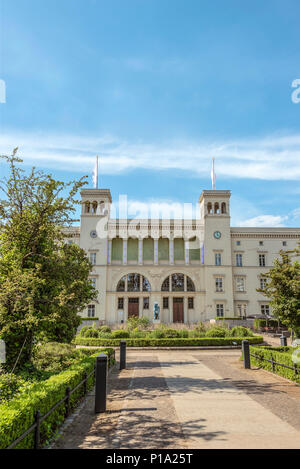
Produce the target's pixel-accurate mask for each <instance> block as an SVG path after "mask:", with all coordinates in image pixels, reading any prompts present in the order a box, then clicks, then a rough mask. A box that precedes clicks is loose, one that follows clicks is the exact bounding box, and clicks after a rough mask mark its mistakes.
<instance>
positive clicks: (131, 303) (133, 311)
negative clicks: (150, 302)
mask: <svg viewBox="0 0 300 469" xmlns="http://www.w3.org/2000/svg"><path fill="white" fill-rule="evenodd" d="M132 317H139V299H138V298H128V318H132Z"/></svg>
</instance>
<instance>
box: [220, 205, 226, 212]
mask: <svg viewBox="0 0 300 469" xmlns="http://www.w3.org/2000/svg"><path fill="white" fill-rule="evenodd" d="M221 213H226V204H225V202H222V205H221Z"/></svg>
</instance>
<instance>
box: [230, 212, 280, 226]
mask: <svg viewBox="0 0 300 469" xmlns="http://www.w3.org/2000/svg"><path fill="white" fill-rule="evenodd" d="M287 219H288V217H287V216H280V215H259V216H257V217H254V218H249V219H248V220H244V221H240V222H239V223H238V226H240V227H246V228H249V227H254V228H262V227H267V228H276V227H284V226H285V224H284V222H285V221H286V220H287Z"/></svg>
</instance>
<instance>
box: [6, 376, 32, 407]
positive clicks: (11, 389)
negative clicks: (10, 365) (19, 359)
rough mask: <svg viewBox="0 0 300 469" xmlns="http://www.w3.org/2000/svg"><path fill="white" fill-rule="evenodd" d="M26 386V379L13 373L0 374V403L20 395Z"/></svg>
mask: <svg viewBox="0 0 300 469" xmlns="http://www.w3.org/2000/svg"><path fill="white" fill-rule="evenodd" d="M26 386H27V383H26V381H25V380H24V379H22V378H20V377H19V376H16V375H15V374H13V373H2V374H0V404H3V403H6V402H8V401H9V400H11V399H12V398H13V397H16V396H18V395H19V394H20V393H21V392H22V391H24V389H26Z"/></svg>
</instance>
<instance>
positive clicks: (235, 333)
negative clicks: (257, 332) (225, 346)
mask: <svg viewBox="0 0 300 469" xmlns="http://www.w3.org/2000/svg"><path fill="white" fill-rule="evenodd" d="M230 335H231V336H232V337H252V336H253V332H252V331H251V329H248V328H247V327H243V326H235V327H233V328H232V329H231V330H230Z"/></svg>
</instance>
